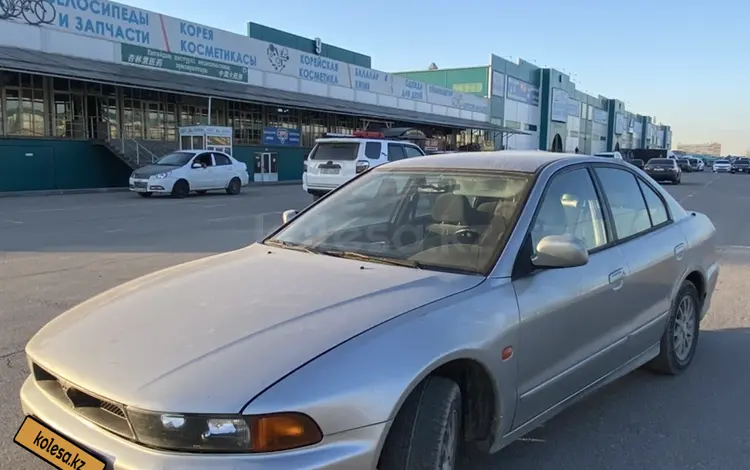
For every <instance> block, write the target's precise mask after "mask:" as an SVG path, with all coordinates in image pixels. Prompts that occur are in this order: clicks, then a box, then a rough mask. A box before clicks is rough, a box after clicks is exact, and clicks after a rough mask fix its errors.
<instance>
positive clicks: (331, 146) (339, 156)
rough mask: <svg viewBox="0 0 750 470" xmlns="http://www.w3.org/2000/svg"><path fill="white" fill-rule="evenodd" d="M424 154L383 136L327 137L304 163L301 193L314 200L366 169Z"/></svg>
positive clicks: (328, 135) (358, 133) (411, 145)
mask: <svg viewBox="0 0 750 470" xmlns="http://www.w3.org/2000/svg"><path fill="white" fill-rule="evenodd" d="M424 154H425V153H424V151H422V149H421V148H420V147H419V146H418V145H416V144H414V143H411V142H408V141H404V140H398V139H390V138H386V137H385V136H384V135H383V133H382V132H367V131H357V132H354V134H352V135H344V134H336V135H334V134H327V135H326V136H325V137H323V138H320V139H317V140H316V141H315V147H313V149H312V151H310V155H309V156H308V157H307V160H306V161H305V163H304V169H303V171H304V172H303V173H302V189H304V190H305V191H306V192H307V193H309V194H311V195H312V196H313V200H317V199H319V198H320V197H322V196H324V195H325V194H326V193H328V192H330V191H331V190H333V189H335V188H337V187H339V186H341V185H342V184H344V183H346V182H347V181H348V180H350V179H352V178H354V177H355V176H357V175H358V174H360V173H362V172H364V171H365V170H367V169H368V168H372V167H376V166H378V165H382V164H384V163H388V162H392V161H397V160H402V159H404V158H413V157H422V156H424Z"/></svg>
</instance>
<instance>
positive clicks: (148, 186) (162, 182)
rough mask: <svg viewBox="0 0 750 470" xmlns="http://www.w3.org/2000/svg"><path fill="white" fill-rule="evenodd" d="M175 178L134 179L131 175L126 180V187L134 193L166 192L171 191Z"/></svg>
mask: <svg viewBox="0 0 750 470" xmlns="http://www.w3.org/2000/svg"><path fill="white" fill-rule="evenodd" d="M174 183H175V180H174V179H173V178H162V179H154V178H149V179H136V178H133V177H131V178H130V180H129V181H128V187H129V188H130V190H131V191H133V192H136V193H156V194H168V193H171V192H172V186H174Z"/></svg>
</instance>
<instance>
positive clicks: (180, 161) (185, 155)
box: [156, 152, 195, 166]
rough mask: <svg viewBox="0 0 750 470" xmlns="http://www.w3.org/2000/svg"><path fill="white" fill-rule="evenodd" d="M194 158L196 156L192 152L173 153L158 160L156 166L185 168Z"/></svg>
mask: <svg viewBox="0 0 750 470" xmlns="http://www.w3.org/2000/svg"><path fill="white" fill-rule="evenodd" d="M194 156H195V154H194V153H190V152H173V153H170V154H169V155H164V156H163V157H161V158H160V159H159V160H157V161H156V165H168V166H183V165H186V164H187V162H189V161H190V159H191V158H193V157H194Z"/></svg>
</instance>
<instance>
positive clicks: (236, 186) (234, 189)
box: [225, 176, 242, 196]
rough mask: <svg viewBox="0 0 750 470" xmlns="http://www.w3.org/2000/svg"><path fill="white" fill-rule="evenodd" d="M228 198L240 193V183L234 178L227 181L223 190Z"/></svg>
mask: <svg viewBox="0 0 750 470" xmlns="http://www.w3.org/2000/svg"><path fill="white" fill-rule="evenodd" d="M225 191H226V192H227V194H229V195H230V196H236V195H238V194H239V193H240V192H241V191H242V181H240V179H239V178H237V177H236V176H235V177H234V178H232V179H231V180H230V181H229V185H227V189H226V190H225Z"/></svg>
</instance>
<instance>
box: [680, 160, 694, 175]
mask: <svg viewBox="0 0 750 470" xmlns="http://www.w3.org/2000/svg"><path fill="white" fill-rule="evenodd" d="M677 166H679V167H680V170H682V171H684V172H685V173H691V172H692V171H693V167H692V165H691V164H690V159H688V158H678V159H677Z"/></svg>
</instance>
